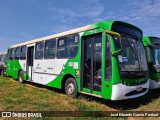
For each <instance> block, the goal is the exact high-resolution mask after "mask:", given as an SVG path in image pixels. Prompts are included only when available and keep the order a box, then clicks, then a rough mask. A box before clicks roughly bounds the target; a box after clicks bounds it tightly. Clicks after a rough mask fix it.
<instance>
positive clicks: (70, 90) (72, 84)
mask: <svg viewBox="0 0 160 120" xmlns="http://www.w3.org/2000/svg"><path fill="white" fill-rule="evenodd" d="M65 93H66V95H67V96H69V97H71V98H76V97H77V83H76V81H75V79H74V78H68V79H67V80H66V83H65Z"/></svg>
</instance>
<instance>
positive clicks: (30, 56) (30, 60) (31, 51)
mask: <svg viewBox="0 0 160 120" xmlns="http://www.w3.org/2000/svg"><path fill="white" fill-rule="evenodd" d="M33 56H34V46H31V47H28V50H27V80H32V79H33V59H34V57H33Z"/></svg>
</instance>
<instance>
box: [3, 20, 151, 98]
mask: <svg viewBox="0 0 160 120" xmlns="http://www.w3.org/2000/svg"><path fill="white" fill-rule="evenodd" d="M142 36H143V34H142V31H141V30H140V29H139V28H137V27H136V26H133V25H131V24H128V23H125V22H121V21H102V22H98V23H95V24H92V25H88V26H84V27H81V28H77V29H73V30H70V31H66V32H62V33H59V34H55V35H51V36H47V37H43V38H39V39H35V40H31V41H28V42H24V43H20V44H17V45H13V46H11V47H10V48H9V49H8V60H7V67H6V73H7V75H8V76H12V77H14V78H15V79H18V80H19V82H20V83H22V82H23V81H30V82H34V83H38V84H43V85H46V86H50V87H54V88H59V89H64V91H65V93H66V94H67V95H68V96H70V97H72V98H75V97H76V96H77V93H83V94H88V95H92V96H96V97H100V98H104V99H111V100H123V99H129V98H135V97H139V96H142V95H144V94H145V93H147V91H148V89H149V80H148V68H147V61H146V57H145V50H144V47H143V44H142Z"/></svg>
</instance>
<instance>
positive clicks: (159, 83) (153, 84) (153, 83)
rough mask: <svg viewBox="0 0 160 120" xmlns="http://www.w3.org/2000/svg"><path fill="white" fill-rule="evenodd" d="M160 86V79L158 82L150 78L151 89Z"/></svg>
mask: <svg viewBox="0 0 160 120" xmlns="http://www.w3.org/2000/svg"><path fill="white" fill-rule="evenodd" d="M159 87H160V80H158V82H156V81H154V80H151V79H150V85H149V88H150V89H156V88H159Z"/></svg>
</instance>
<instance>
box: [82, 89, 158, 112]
mask: <svg viewBox="0 0 160 120" xmlns="http://www.w3.org/2000/svg"><path fill="white" fill-rule="evenodd" d="M83 96H84V97H85V98H87V99H88V100H89V101H96V102H99V103H102V104H105V105H106V106H108V107H111V108H113V109H116V110H132V109H136V108H139V107H140V106H141V105H147V104H149V103H150V102H152V101H153V100H155V99H158V98H159V97H160V88H159V89H155V90H149V91H148V93H147V94H145V95H144V96H141V97H138V98H132V99H127V100H119V101H111V100H106V99H100V98H96V97H91V96H88V95H83Z"/></svg>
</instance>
